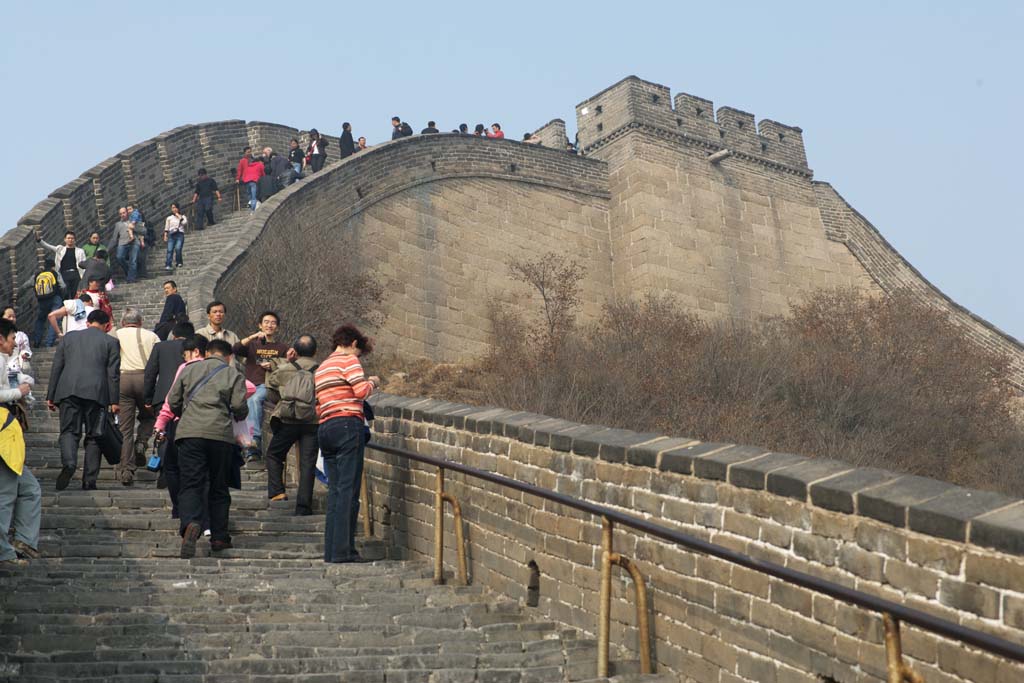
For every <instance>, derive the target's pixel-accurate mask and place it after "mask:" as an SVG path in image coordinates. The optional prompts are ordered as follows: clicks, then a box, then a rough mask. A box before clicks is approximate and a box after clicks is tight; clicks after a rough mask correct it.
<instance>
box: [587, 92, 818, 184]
mask: <svg viewBox="0 0 1024 683" xmlns="http://www.w3.org/2000/svg"><path fill="white" fill-rule="evenodd" d="M576 121H577V126H578V129H579V140H580V147H581V150H582V151H584V152H591V151H594V150H597V149H599V148H601V147H602V146H604V145H606V144H608V143H609V142H611V141H612V140H614V139H616V138H618V137H621V136H622V135H623V134H625V133H627V132H629V131H630V130H643V131H647V132H649V133H652V134H655V135H662V136H669V137H672V138H674V139H676V140H678V141H679V142H680V143H683V144H688V145H696V146H701V147H705V148H706V149H707V150H708V152H709V153H713V152H716V151H719V150H729V151H730V152H732V153H733V154H735V155H739V156H742V157H744V158H747V159H749V160H751V161H755V162H761V163H766V164H769V165H771V166H774V167H776V168H779V169H781V170H787V171H790V172H793V173H797V174H800V175H806V176H808V177H809V176H810V175H811V174H812V172H811V169H810V168H809V167H808V166H807V154H806V152H805V150H804V142H803V134H802V133H803V132H802V131H801V129H800V128H797V127H795V126H787V125H784V124H781V123H779V122H777V121H771V120H768V119H764V120H762V121H761V122H760V123H757V122H756V121H755V118H754V115H753V114H750V113H748V112H745V111H741V110H739V109H735V108H733V107H719V108H718V110H717V111H716V110H715V108H714V103H713V102H712V101H711V100H707V99H704V98H702V97H697V96H695V95H689V94H686V93H679V94H677V95H676V96H675V99H674V100H673V98H672V94H671V92H670V90H669V88H668V87H667V86H664V85H659V84H657V83H651V82H650V81H645V80H642V79H640V78H637V77H636V76H629V77H627V78H624V79H623V80H621V81H619V82H618V83H616V84H615V85H612V86H611V87H609V88H606V89H604V90H602V91H601V92H599V93H598V94H596V95H594V96H593V97H590V98H588V99H586V100H584V101H583V102H581V103H579V104H578V105H576Z"/></svg>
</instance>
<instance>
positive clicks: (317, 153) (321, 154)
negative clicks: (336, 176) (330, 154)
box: [306, 128, 327, 173]
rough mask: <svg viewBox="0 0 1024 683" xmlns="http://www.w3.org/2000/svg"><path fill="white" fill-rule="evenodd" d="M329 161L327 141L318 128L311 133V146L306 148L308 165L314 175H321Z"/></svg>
mask: <svg viewBox="0 0 1024 683" xmlns="http://www.w3.org/2000/svg"><path fill="white" fill-rule="evenodd" d="M326 161H327V140H325V139H324V138H323V137H321V135H320V131H318V130H317V129H316V128H314V129H312V130H310V131H309V145H308V146H307V147H306V165H307V166H309V168H311V169H312V171H313V173H319V171H320V169H321V168H323V167H324V162H326Z"/></svg>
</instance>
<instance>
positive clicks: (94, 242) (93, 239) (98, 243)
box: [82, 232, 110, 277]
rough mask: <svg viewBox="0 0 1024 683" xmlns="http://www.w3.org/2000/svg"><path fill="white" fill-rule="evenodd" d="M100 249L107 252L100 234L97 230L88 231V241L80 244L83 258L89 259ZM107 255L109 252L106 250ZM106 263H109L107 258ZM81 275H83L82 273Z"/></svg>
mask: <svg viewBox="0 0 1024 683" xmlns="http://www.w3.org/2000/svg"><path fill="white" fill-rule="evenodd" d="M100 249H102V250H103V251H104V252H107V248H106V247H105V246H104V245H103V242H102V239H101V238H100V234H99V233H98V232H93V233H90V234H89V241H88V242H86V243H85V244H84V245H82V251H84V252H85V258H87V259H91V258H92V257H93V256H95V255H96V252H97V251H99V250H100ZM109 255H110V254H109V252H107V256H109ZM104 258H106V257H104ZM107 265H110V261H109V260H107ZM82 277H85V276H84V275H83V276H82Z"/></svg>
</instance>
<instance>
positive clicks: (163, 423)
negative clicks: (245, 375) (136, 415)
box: [153, 358, 256, 432]
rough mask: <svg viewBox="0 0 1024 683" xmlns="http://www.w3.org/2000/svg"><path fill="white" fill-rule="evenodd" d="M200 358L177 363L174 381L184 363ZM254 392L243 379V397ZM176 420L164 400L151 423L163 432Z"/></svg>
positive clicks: (250, 383)
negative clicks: (153, 422) (153, 421)
mask: <svg viewBox="0 0 1024 683" xmlns="http://www.w3.org/2000/svg"><path fill="white" fill-rule="evenodd" d="M201 360H203V359H202V358H196V359H195V360H190V361H189V362H187V363H182V364H181V365H179V366H178V371H177V372H176V373H174V382H177V381H178V376H179V375H181V371H182V370H184V369H185V366H186V365H191V364H192V363H197V362H199V361H201ZM174 382H171V384H174ZM255 393H256V385H255V384H253V383H252V382H250V381H249V380H245V397H246V398H249V397H250V396H252V395H253V394H255ZM177 420H178V416H177V415H175V414H174V413H173V412H172V411H171V406H170V404H169V403H167V402H166V401H164V404H163V405H162V406H160V413H159V414H158V415H157V416H156V423H155V424H154V425H153V428H154V429H156V430H157V431H158V432H165V431H167V425H168V423H170V422H177Z"/></svg>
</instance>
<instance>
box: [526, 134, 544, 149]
mask: <svg viewBox="0 0 1024 683" xmlns="http://www.w3.org/2000/svg"><path fill="white" fill-rule="evenodd" d="M523 144H526V145H537V146H540V145H543V144H544V143H543V142H541V139H540V137H539V136H537V135H534V134H533V133H523Z"/></svg>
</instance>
